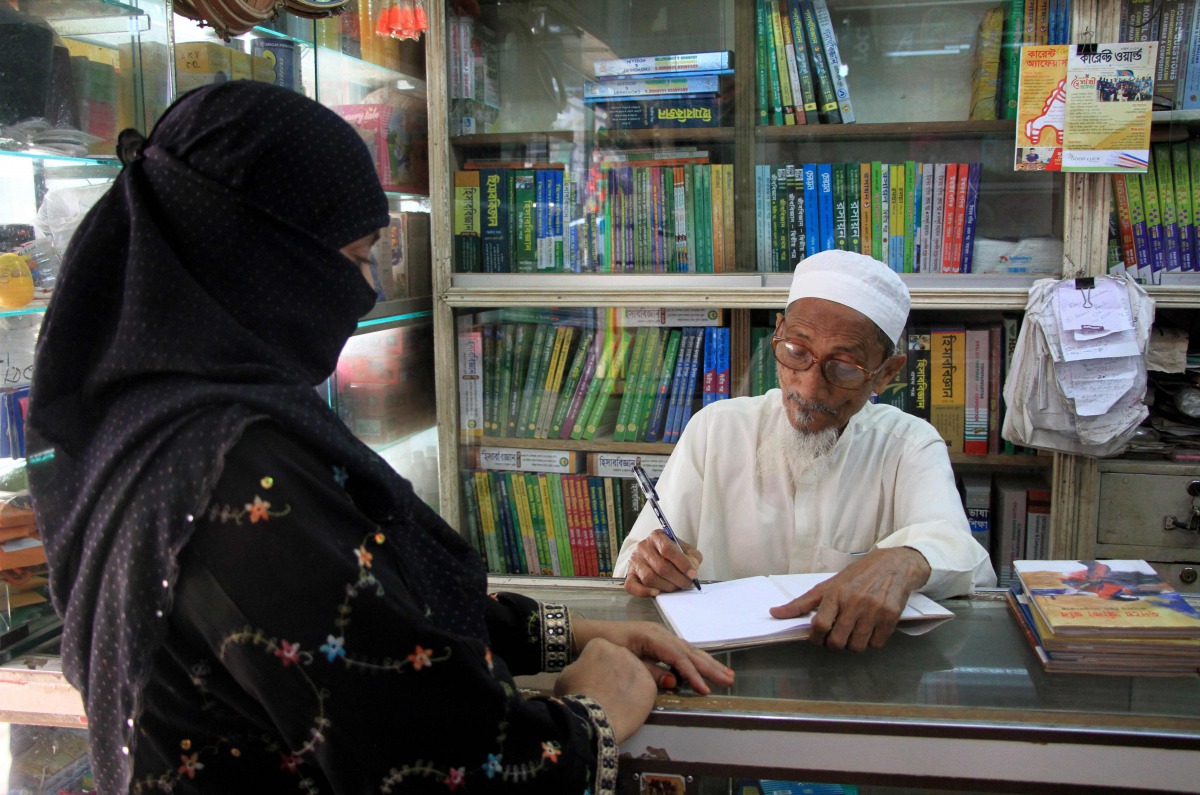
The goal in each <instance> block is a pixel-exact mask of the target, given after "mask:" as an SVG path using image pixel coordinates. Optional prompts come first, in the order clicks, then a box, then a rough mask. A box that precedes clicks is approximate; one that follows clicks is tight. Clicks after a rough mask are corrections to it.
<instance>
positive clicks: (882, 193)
mask: <svg viewBox="0 0 1200 795" xmlns="http://www.w3.org/2000/svg"><path fill="white" fill-rule="evenodd" d="M875 207H876V208H877V209H878V211H879V252H880V253H879V256H878V257H876V259H878V260H879V261H881V262H884V263H886V264H887V266H888V267H891V266H892V223H893V218H892V166H891V164H890V163H880V164H879V204H877V205H875Z"/></svg>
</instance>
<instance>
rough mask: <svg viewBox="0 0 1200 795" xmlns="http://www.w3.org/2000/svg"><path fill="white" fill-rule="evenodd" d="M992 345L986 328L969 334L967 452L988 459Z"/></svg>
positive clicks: (964, 440)
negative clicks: (989, 379)
mask: <svg viewBox="0 0 1200 795" xmlns="http://www.w3.org/2000/svg"><path fill="white" fill-rule="evenodd" d="M989 357H990V343H989V342H988V330H987V329H986V328H972V329H967V332H966V368H967V373H966V409H965V411H966V414H965V417H964V424H963V452H964V453H966V454H968V455H987V451H988V361H989Z"/></svg>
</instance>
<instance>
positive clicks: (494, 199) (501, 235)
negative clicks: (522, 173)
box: [479, 168, 512, 273]
mask: <svg viewBox="0 0 1200 795" xmlns="http://www.w3.org/2000/svg"><path fill="white" fill-rule="evenodd" d="M479 173H480V181H481V182H482V183H483V230H482V233H481V234H482V244H483V272H484V273H508V271H509V268H510V264H509V263H510V260H511V251H510V246H509V220H508V209H509V207H511V206H512V177H511V174H510V172H509V170H508V169H507V168H487V169H483V170H482V171H480V172H479Z"/></svg>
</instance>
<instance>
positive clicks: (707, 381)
mask: <svg viewBox="0 0 1200 795" xmlns="http://www.w3.org/2000/svg"><path fill="white" fill-rule="evenodd" d="M716 336H717V330H716V329H715V328H706V329H704V362H703V364H702V366H701V368H700V372H701V377H700V405H702V406H707V405H708V404H709V403H711V402H712V401H713V395H714V393H715V391H716V390H715V387H716V383H717V345H716Z"/></svg>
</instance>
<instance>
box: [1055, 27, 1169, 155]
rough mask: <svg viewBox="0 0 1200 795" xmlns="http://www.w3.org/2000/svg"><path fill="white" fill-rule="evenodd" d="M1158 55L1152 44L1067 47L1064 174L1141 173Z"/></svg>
mask: <svg viewBox="0 0 1200 795" xmlns="http://www.w3.org/2000/svg"><path fill="white" fill-rule="evenodd" d="M1157 52H1158V42H1156V41H1148V42H1127V43H1120V44H1095V45H1090V44H1073V45H1071V53H1070V56H1069V58H1068V62H1067V81H1066V130H1065V132H1064V135H1063V147H1062V170H1063V171H1110V172H1129V173H1143V172H1145V171H1146V167H1147V166H1148V165H1149V162H1150V118H1151V116H1150V113H1151V111H1152V109H1153V102H1152V100H1153V97H1154V67H1155V59H1156V57H1157Z"/></svg>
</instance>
